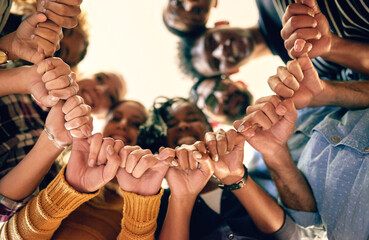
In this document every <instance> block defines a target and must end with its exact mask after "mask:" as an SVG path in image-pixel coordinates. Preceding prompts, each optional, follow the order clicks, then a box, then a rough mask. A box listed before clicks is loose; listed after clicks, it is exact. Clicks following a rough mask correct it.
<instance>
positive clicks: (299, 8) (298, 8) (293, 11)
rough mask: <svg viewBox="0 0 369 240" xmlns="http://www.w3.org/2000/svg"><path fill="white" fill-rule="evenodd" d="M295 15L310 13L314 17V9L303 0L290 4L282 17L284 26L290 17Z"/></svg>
mask: <svg viewBox="0 0 369 240" xmlns="http://www.w3.org/2000/svg"><path fill="white" fill-rule="evenodd" d="M295 15H309V16H311V17H314V10H313V9H312V8H310V7H309V6H306V5H305V4H302V3H301V1H300V3H296V4H290V5H288V7H287V9H286V12H285V13H284V15H283V18H282V24H283V26H284V25H285V24H286V22H287V21H288V19H290V18H291V17H292V16H295Z"/></svg>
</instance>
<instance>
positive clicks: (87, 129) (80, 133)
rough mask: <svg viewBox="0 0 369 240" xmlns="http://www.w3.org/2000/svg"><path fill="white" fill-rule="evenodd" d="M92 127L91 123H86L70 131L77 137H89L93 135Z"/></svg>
mask: <svg viewBox="0 0 369 240" xmlns="http://www.w3.org/2000/svg"><path fill="white" fill-rule="evenodd" d="M91 132H92V127H91V126H90V125H89V124H84V125H82V126H80V127H78V128H75V129H72V130H70V131H69V133H70V134H71V135H72V137H75V138H88V137H90V136H91Z"/></svg>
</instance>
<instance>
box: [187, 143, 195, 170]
mask: <svg viewBox="0 0 369 240" xmlns="http://www.w3.org/2000/svg"><path fill="white" fill-rule="evenodd" d="M194 151H197V149H196V147H195V146H194V145H191V146H189V147H188V148H187V155H188V166H189V168H190V169H191V170H194V169H196V168H197V159H196V158H195V156H194V154H193V152H194Z"/></svg>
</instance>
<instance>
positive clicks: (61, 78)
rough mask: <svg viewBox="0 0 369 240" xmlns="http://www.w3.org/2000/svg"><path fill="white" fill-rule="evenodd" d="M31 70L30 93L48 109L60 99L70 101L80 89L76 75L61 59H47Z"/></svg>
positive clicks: (29, 77) (29, 76)
mask: <svg viewBox="0 0 369 240" xmlns="http://www.w3.org/2000/svg"><path fill="white" fill-rule="evenodd" d="M34 68H37V73H36V71H35V70H34ZM30 70H31V71H30V74H29V75H28V76H27V78H28V79H29V80H28V82H27V84H28V89H29V92H30V93H31V94H32V95H33V97H34V98H35V99H36V100H37V101H39V102H40V103H42V104H43V105H45V106H46V107H52V106H54V105H55V104H57V102H58V100H59V99H64V100H66V99H68V98H69V97H71V96H73V95H75V94H76V93H77V91H78V89H79V88H78V84H77V83H76V81H75V78H76V76H75V74H74V73H73V72H72V71H71V70H70V67H69V66H68V65H67V64H66V63H64V62H63V60H61V59H60V58H48V59H45V60H43V61H42V62H40V63H39V65H38V66H36V65H35V66H33V67H32V68H31V69H30Z"/></svg>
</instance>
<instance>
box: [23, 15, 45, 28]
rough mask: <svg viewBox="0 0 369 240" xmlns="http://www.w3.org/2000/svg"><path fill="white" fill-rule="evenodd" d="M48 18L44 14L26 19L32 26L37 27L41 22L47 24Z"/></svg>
mask: <svg viewBox="0 0 369 240" xmlns="http://www.w3.org/2000/svg"><path fill="white" fill-rule="evenodd" d="M46 20H47V17H46V15H45V14H43V13H35V14H33V15H32V16H30V17H29V18H27V19H26V22H27V23H28V24H29V25H31V26H32V27H36V25H37V24H38V23H40V22H45V21H46Z"/></svg>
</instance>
